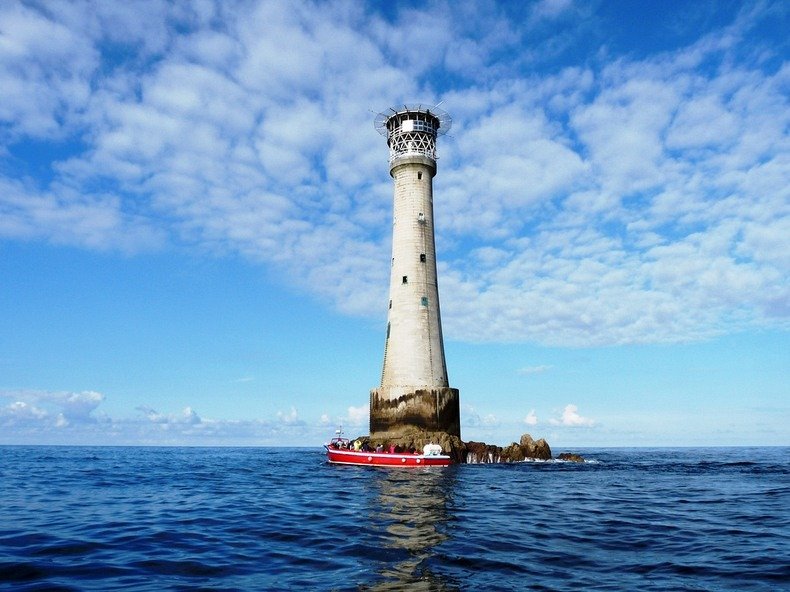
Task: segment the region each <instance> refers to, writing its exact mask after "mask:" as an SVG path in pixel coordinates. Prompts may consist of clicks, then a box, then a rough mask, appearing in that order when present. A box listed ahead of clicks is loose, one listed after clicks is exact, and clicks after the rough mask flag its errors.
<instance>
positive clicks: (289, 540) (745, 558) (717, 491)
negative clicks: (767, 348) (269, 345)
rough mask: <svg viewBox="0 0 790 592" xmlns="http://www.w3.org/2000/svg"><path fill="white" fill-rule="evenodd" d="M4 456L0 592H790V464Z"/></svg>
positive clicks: (769, 453) (633, 451)
mask: <svg viewBox="0 0 790 592" xmlns="http://www.w3.org/2000/svg"><path fill="white" fill-rule="evenodd" d="M575 452H580V453H581V454H582V455H583V456H584V457H585V458H586V459H587V462H585V463H571V462H555V461H549V462H523V463H513V464H499V465H457V466H450V467H446V468H441V467H422V468H412V469H406V468H397V469H382V468H374V467H352V466H336V465H330V464H327V462H326V459H325V457H324V454H323V451H322V450H321V449H319V448H300V449H288V448H194V447H189V448H146V447H48V446H32V447H27V446H2V447H0V590H13V591H28V590H29V591H32V590H47V591H58V590H101V591H106V590H135V591H137V590H139V591H152V592H153V591H157V592H159V591H165V590H184V591H186V590H190V591H191V590H287V591H291V592H294V591H300V590H418V591H419V590H426V591H430V590H437V591H438V590H472V591H485V590H558V591H560V590H562V591H564V590H574V591H575V590H638V591H648V590H657V591H658V590H660V591H662V592H663V591H671V590H695V591H696V590H710V591H717V590H737V591H749V590H790V448H787V447H772V448H652V449H646V448H596V449H581V450H576V451H575Z"/></svg>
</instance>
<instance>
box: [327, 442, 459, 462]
mask: <svg viewBox="0 0 790 592" xmlns="http://www.w3.org/2000/svg"><path fill="white" fill-rule="evenodd" d="M324 448H326V459H327V461H329V462H330V463H333V464H338V465H370V466H374V467H446V466H447V465H449V464H450V457H449V456H446V455H444V454H409V453H398V452H396V453H388V452H363V451H357V450H345V449H337V448H333V447H330V446H326V445H324Z"/></svg>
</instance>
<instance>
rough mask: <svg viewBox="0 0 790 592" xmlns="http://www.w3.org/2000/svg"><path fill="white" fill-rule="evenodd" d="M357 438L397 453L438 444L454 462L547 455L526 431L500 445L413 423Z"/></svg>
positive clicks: (542, 444)
mask: <svg viewBox="0 0 790 592" xmlns="http://www.w3.org/2000/svg"><path fill="white" fill-rule="evenodd" d="M357 439H358V440H360V442H361V443H363V444H364V443H367V444H368V446H369V447H370V448H376V446H378V445H379V444H381V445H382V446H384V448H385V449H386V448H389V447H390V446H391V445H394V446H396V449H397V450H398V452H408V451H415V450H416V451H421V450H422V449H423V446H425V445H426V444H439V445H440V446H441V447H442V450H443V451H444V453H445V454H447V455H449V456H450V458H452V459H453V463H456V464H457V463H470V464H481V463H486V464H487V463H503V462H521V461H523V460H549V459H550V458H551V447H550V446H549V443H548V442H546V440H544V439H543V438H541V439H539V440H534V439H533V438H532V436H530V435H529V434H524V435H523V436H521V439H520V441H519V442H518V443H516V442H513V443H512V444H510V445H509V446H505V447H504V448H503V447H501V446H495V445H493V444H486V443H485V442H462V441H461V439H460V438H458V437H457V436H451V435H450V434H447V433H445V432H428V431H425V430H420V429H418V428H414V427H413V426H409V427H407V428H402V429H398V430H390V431H388V432H384V433H382V432H379V433H374V434H371V435H370V436H360V437H359V438H357Z"/></svg>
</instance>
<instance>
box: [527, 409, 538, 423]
mask: <svg viewBox="0 0 790 592" xmlns="http://www.w3.org/2000/svg"><path fill="white" fill-rule="evenodd" d="M524 423H525V424H526V425H530V426H534V425H538V416H537V415H535V410H534V409H530V411H529V413H527V415H526V416H525V417H524Z"/></svg>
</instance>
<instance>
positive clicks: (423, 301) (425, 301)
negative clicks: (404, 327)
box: [420, 296, 428, 306]
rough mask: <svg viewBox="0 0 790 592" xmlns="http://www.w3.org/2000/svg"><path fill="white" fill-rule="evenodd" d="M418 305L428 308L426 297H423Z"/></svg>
mask: <svg viewBox="0 0 790 592" xmlns="http://www.w3.org/2000/svg"><path fill="white" fill-rule="evenodd" d="M420 304H422V305H423V306H428V297H427V296H423V297H422V299H421V300H420Z"/></svg>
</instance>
